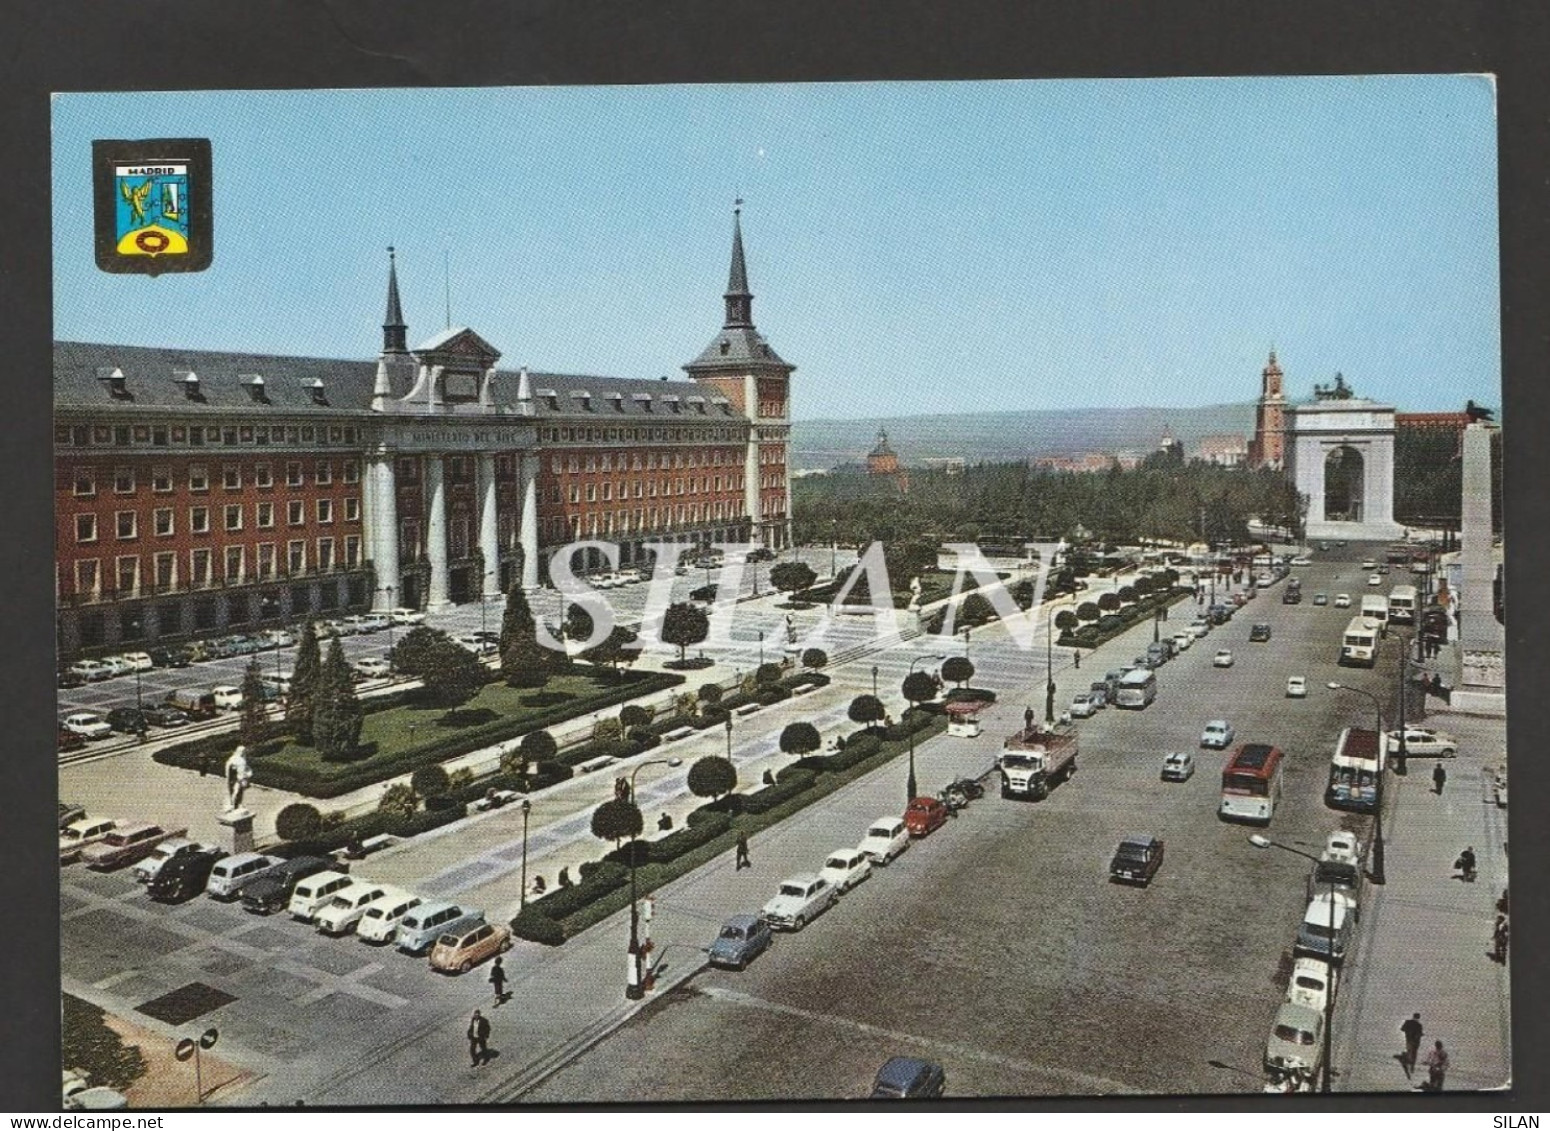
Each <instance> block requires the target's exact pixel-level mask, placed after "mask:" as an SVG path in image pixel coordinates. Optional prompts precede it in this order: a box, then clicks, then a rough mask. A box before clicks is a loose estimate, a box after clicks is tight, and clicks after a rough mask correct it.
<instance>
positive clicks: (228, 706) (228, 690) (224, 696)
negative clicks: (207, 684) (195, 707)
mask: <svg viewBox="0 0 1550 1131" xmlns="http://www.w3.org/2000/svg"><path fill="white" fill-rule="evenodd" d="M210 694H212V695H214V696H215V706H216V708H217V709H218V710H221V711H235V710H237V709H238V708H239V707H241V706H242V688H240V687H232V686H231V685H230V684H221V685H220V686H218V687H212V688H210Z"/></svg>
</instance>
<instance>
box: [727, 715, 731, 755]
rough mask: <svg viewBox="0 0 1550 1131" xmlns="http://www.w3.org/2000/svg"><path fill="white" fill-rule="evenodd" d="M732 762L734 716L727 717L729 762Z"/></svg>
mask: <svg viewBox="0 0 1550 1131" xmlns="http://www.w3.org/2000/svg"><path fill="white" fill-rule="evenodd" d="M731 760H732V716H731V715H730V714H728V715H727V761H728V762H730V761H731Z"/></svg>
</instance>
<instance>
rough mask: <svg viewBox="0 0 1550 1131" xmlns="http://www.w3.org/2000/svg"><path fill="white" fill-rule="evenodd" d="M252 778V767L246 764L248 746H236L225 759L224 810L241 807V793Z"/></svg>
mask: <svg viewBox="0 0 1550 1131" xmlns="http://www.w3.org/2000/svg"><path fill="white" fill-rule="evenodd" d="M252 780H253V768H252V767H251V766H249V765H248V748H247V747H246V746H238V747H237V749H236V750H235V751H233V752H232V756H231V757H230V758H228V759H226V811H227V812H228V813H232V812H235V811H236V810H238V809H240V808H242V793H243V791H244V790H246V789H247V787H248V783H249V782H250V781H252Z"/></svg>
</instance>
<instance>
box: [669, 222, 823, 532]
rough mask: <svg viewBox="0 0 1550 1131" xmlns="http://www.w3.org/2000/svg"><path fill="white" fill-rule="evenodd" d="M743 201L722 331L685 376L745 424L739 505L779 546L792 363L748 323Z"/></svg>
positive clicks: (785, 509) (785, 528) (787, 485)
mask: <svg viewBox="0 0 1550 1131" xmlns="http://www.w3.org/2000/svg"><path fill="white" fill-rule="evenodd" d="M742 204H743V202H742V201H741V200H738V201H737V202H736V204H735V205H734V207H733V210H732V267H731V270H730V271H729V272H728V275H727V289H726V293H725V294H724V295H723V296H722V300H723V303H724V304H725V311H724V318H723V320H722V326H721V331H720V332H719V333H718V334H717V335H716V336H715V337H714V338H712V339H711V342H710V344H709V345H708V346H706V347H705V348H704V349H703V350H702V351H700V355H699V356H698V357H696V358H695V359H694V360H693V361H691V362H689V363H688V364H687V365H685V366H684V371H685V372H686V373H688V374H689V376H690V377H691V378H692V379H693V380H694V381H696V382H698V383H699V384H701V385H705V386H707V387H709V388H710V389H712V390H714V392H715V393H716V394H717V395H718V396H720V397H724V398H725V399H726V400H727V401H728V402H729V404H730V406H731V408H732V411H733V412H735V413H739V414H741V415H742V416H744V417H746V418H747V419H748V422H749V429H748V445H747V449H746V452H745V459H744V464H743V500H744V505H745V508H746V511H747V517H748V519H749V525H750V530H749V538H750V540H751V541H753V542H756V543H759V544H761V545H770V546H784V545H789V544H790V539H791V477H790V460H789V456H790V449H791V444H790V433H791V424H790V387H791V374H792V372H793V371H795V369H796V366H794V365H791V364H789V363H788V362H786V361H785V360H784V359H782V358H781V356H780V355H779V354H777V353H776V352H775V351H774V350H773V349H772V348H770V344H769V342H767V341H765V339H764V336H763V335H762V334H760V333H759V331H758V329H757V328H756V327H755V326H754V321H753V292H752V291H751V290H749V289H748V262H747V258H746V257H745V255H744V253H743V225H742Z"/></svg>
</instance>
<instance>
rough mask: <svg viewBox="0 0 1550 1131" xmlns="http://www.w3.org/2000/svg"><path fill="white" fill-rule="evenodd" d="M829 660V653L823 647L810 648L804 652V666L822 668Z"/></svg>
mask: <svg viewBox="0 0 1550 1131" xmlns="http://www.w3.org/2000/svg"><path fill="white" fill-rule="evenodd" d="M828 662H829V653H827V652H825V651H824V650H823V649H822V648H809V649H807V651H805V652H803V653H802V666H803V667H804V668H821V667H823V666H824V665H826V664H827V663H828Z"/></svg>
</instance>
